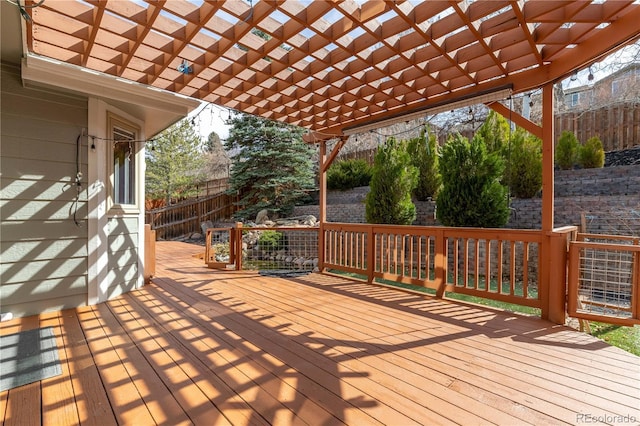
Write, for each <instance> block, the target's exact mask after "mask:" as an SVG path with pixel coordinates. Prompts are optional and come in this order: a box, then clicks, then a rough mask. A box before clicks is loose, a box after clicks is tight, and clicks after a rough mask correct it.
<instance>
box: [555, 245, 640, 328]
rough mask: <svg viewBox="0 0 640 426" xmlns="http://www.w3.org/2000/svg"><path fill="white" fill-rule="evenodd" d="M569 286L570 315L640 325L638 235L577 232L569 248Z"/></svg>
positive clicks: (639, 253)
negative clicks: (626, 235)
mask: <svg viewBox="0 0 640 426" xmlns="http://www.w3.org/2000/svg"><path fill="white" fill-rule="evenodd" d="M568 286H569V298H568V302H569V303H568V312H569V315H571V316H572V317H575V318H581V319H586V320H595V321H602V322H607V323H614V324H620V325H634V324H640V238H638V237H625V236H617V235H601V234H578V238H577V241H573V242H571V245H570V248H569V282H568Z"/></svg>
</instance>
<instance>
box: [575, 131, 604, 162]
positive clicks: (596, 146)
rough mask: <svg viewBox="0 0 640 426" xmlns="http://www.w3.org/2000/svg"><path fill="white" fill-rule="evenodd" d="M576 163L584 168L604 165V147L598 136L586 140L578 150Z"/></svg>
mask: <svg viewBox="0 0 640 426" xmlns="http://www.w3.org/2000/svg"><path fill="white" fill-rule="evenodd" d="M578 154H579V155H578V163H579V164H580V167H582V168H584V169H596V168H600V167H603V166H604V149H603V148H602V141H601V140H600V138H599V137H597V136H594V137H592V138H590V139H589V140H587V141H586V142H585V144H584V145H582V146H581V147H580V150H579V151H578Z"/></svg>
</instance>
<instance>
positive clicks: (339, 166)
mask: <svg viewBox="0 0 640 426" xmlns="http://www.w3.org/2000/svg"><path fill="white" fill-rule="evenodd" d="M371 173H372V167H371V166H370V165H369V163H367V162H366V161H365V160H361V159H357V160H341V161H337V162H335V163H333V164H332V165H331V167H329V170H327V189H337V190H340V191H344V190H347V189H351V188H357V187H359V186H368V185H369V182H370V181H371Z"/></svg>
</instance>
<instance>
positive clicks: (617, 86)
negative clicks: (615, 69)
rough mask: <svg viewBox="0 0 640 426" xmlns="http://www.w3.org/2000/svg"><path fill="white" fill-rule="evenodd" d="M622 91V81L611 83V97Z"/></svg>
mask: <svg viewBox="0 0 640 426" xmlns="http://www.w3.org/2000/svg"><path fill="white" fill-rule="evenodd" d="M621 90H622V81H621V80H614V81H612V82H611V94H612V95H618V94H620V92H621Z"/></svg>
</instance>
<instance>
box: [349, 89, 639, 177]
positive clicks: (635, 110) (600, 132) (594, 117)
mask: <svg viewBox="0 0 640 426" xmlns="http://www.w3.org/2000/svg"><path fill="white" fill-rule="evenodd" d="M565 130H568V131H571V132H573V133H574V134H575V135H576V137H577V138H578V140H579V141H580V142H582V143H584V142H586V141H587V140H588V139H589V138H591V137H593V136H598V137H599V138H600V140H601V141H602V146H603V148H604V150H605V152H607V151H619V150H623V149H629V148H633V147H635V146H638V145H640V103H638V102H635V103H634V102H626V103H620V104H616V105H611V106H607V107H603V108H597V109H592V110H587V111H575V112H573V111H572V112H563V113H562V114H558V115H556V117H555V141H556V143H557V141H558V139H559V138H560V135H561V134H562V132H563V131H565ZM462 135H463V136H465V137H467V138H469V139H471V138H472V137H473V133H472V132H470V131H465V132H463V133H462ZM446 141H447V139H446V136H444V137H439V138H438V143H439V144H440V145H444V144H445V143H446ZM377 151H378V148H377V147H374V148H368V149H363V150H360V151H352V152H348V153H347V152H344V153H340V154H339V155H338V160H355V159H362V160H365V161H366V162H367V163H369V164H370V165H373V160H374V158H375V155H376V152H377Z"/></svg>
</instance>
